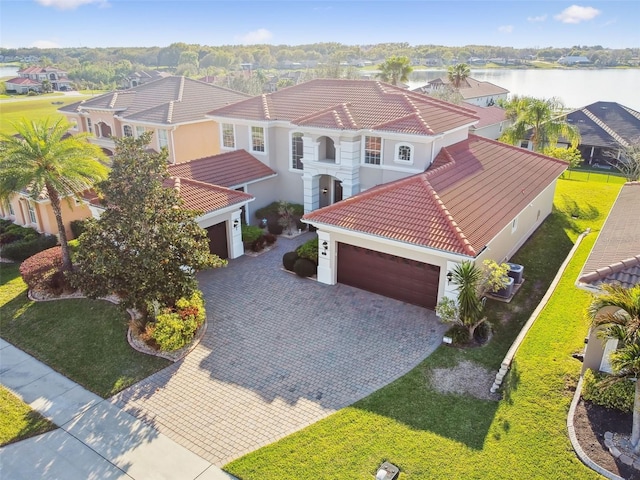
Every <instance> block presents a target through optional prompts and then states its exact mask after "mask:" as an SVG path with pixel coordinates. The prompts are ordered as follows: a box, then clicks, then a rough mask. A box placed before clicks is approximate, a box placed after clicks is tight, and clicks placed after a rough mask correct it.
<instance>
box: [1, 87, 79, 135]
mask: <svg viewBox="0 0 640 480" xmlns="http://www.w3.org/2000/svg"><path fill="white" fill-rule="evenodd" d="M85 98H87V97H86V96H73V97H71V96H59V97H50V96H48V97H46V98H39V97H36V98H33V97H26V98H19V99H15V100H14V99H2V100H0V133H6V134H7V135H13V134H14V133H16V130H15V129H14V128H13V126H12V124H14V123H16V122H19V121H20V120H22V119H23V118H27V119H29V120H40V119H43V118H47V117H55V118H58V117H60V118H62V117H63V115H61V114H60V113H59V112H58V111H57V110H58V109H59V108H60V107H63V106H64V105H69V104H71V103H75V102H79V101H80V100H84V99H85Z"/></svg>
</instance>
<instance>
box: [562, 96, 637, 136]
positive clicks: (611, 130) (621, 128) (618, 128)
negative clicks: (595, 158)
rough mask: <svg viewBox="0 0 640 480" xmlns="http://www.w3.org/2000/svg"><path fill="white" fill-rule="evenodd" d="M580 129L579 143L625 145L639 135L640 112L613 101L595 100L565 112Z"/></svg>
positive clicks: (569, 121) (569, 119) (572, 123)
mask: <svg viewBox="0 0 640 480" xmlns="http://www.w3.org/2000/svg"><path fill="white" fill-rule="evenodd" d="M567 122H568V123H570V124H571V125H574V126H576V127H577V128H578V130H580V137H581V141H580V143H581V144H582V145H591V146H599V147H618V146H620V145H623V146H627V145H629V144H630V143H633V142H634V141H637V140H638V139H639V138H640V112H637V111H635V110H633V109H631V108H628V107H625V106H624V105H620V104H619V103H616V102H595V103H592V104H591V105H587V106H586V107H583V108H580V109H578V110H574V111H573V112H570V113H568V114H567Z"/></svg>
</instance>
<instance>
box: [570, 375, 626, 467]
mask: <svg viewBox="0 0 640 480" xmlns="http://www.w3.org/2000/svg"><path fill="white" fill-rule="evenodd" d="M581 392H582V375H581V376H580V380H578V386H577V387H576V391H575V393H574V394H573V400H571V406H570V407H569V415H568V416H567V430H568V431H569V440H571V446H572V447H573V449H574V450H575V452H576V455H577V456H578V458H579V459H580V460H581V461H582V463H584V464H585V465H586V466H587V467H589V468H590V469H591V470H594V471H596V472H598V473H599V474H600V475H603V476H605V477H607V478H609V479H610V480H624V479H623V478H622V477H619V476H618V475H616V474H615V473H611V472H610V471H609V470H606V469H605V468H602V467H601V466H600V465H598V464H597V463H595V462H594V461H593V460H591V459H590V458H589V455H587V454H586V453H585V451H584V450H582V447H581V446H580V443H578V437H576V429H575V426H574V424H573V417H574V416H575V413H576V407H577V406H578V402H579V401H580V393H581Z"/></svg>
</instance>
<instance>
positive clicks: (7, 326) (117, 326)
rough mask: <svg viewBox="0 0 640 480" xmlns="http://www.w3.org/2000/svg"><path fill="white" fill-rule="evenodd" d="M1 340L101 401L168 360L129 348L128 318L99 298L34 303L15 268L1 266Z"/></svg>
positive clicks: (16, 266)
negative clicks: (97, 396)
mask: <svg viewBox="0 0 640 480" xmlns="http://www.w3.org/2000/svg"><path fill="white" fill-rule="evenodd" d="M0 269H1V281H0V336H2V338H3V339H5V340H7V341H8V342H10V343H12V344H13V345H15V346H16V347H18V348H20V349H21V350H24V351H25V352H27V353H29V354H31V355H33V356H34V357H36V358H37V359H38V360H40V361H41V362H43V363H45V364H47V365H49V366H50V367H51V368H53V369H54V370H56V371H58V372H60V373H62V374H63V375H65V376H66V377H68V378H70V379H71V380H73V381H74V382H77V383H79V384H80V385H82V386H83V387H85V388H86V389H88V390H90V391H92V392H94V393H96V394H97V395H100V396H101V397H103V398H106V397H109V396H111V395H114V394H115V393H117V392H119V391H120V390H122V389H123V388H126V387H128V386H129V385H132V384H134V383H135V382H137V381H139V380H142V379H143V378H145V377H147V376H149V375H151V374H152V373H154V372H156V371H158V370H160V369H162V368H164V367H166V366H168V365H169V364H170V362H169V361H168V360H164V359H161V358H158V357H153V356H149V355H145V354H143V353H140V352H137V351H135V350H133V349H132V348H131V347H130V345H129V343H128V342H127V339H126V335H127V326H128V317H127V316H126V315H125V314H124V313H123V312H122V311H121V310H120V309H119V308H118V307H117V306H115V305H113V304H111V303H109V302H106V301H103V300H89V299H68V300H56V301H50V302H33V301H31V300H29V298H28V297H27V287H26V285H25V283H24V282H23V281H22V278H21V277H20V273H19V271H18V265H16V264H2V265H1V266H0Z"/></svg>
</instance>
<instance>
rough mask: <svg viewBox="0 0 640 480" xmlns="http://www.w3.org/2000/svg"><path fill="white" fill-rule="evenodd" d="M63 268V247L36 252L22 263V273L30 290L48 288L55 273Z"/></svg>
mask: <svg viewBox="0 0 640 480" xmlns="http://www.w3.org/2000/svg"><path fill="white" fill-rule="evenodd" d="M61 268H62V247H53V248H48V249H47V250H43V251H42V252H39V253H36V254H35V255H32V256H31V257H29V258H27V259H26V260H25V261H24V262H22V264H21V265H20V275H21V276H22V279H23V280H24V283H26V284H27V286H28V287H29V289H30V290H33V289H35V288H47V287H48V286H49V283H50V281H51V280H52V278H51V277H52V276H53V274H55V273H56V272H59V271H60V269H61Z"/></svg>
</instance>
